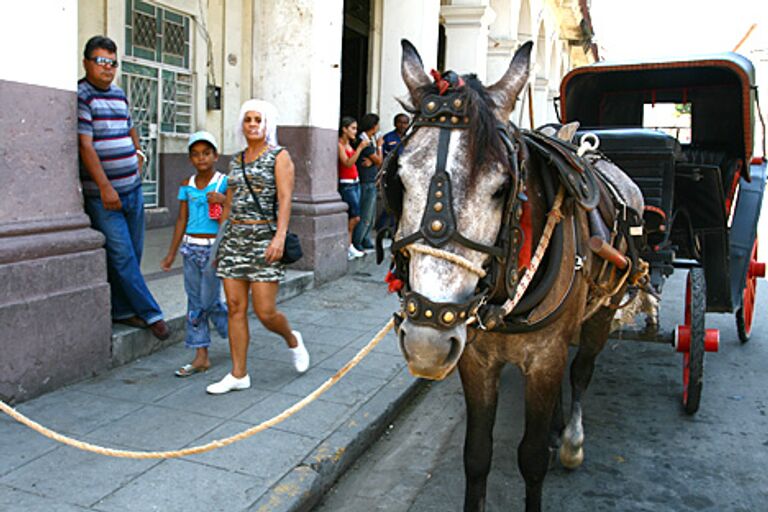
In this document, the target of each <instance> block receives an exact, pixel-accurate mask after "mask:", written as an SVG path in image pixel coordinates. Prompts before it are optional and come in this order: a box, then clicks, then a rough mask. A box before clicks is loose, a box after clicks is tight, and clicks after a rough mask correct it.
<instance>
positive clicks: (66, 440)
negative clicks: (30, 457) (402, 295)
mask: <svg viewBox="0 0 768 512" xmlns="http://www.w3.org/2000/svg"><path fill="white" fill-rule="evenodd" d="M393 325H394V320H391V319H390V321H389V322H387V324H386V325H385V326H384V327H382V328H381V330H379V332H378V333H377V334H376V336H374V338H373V339H372V340H371V341H370V342H369V343H368V345H366V346H365V347H363V348H362V349H361V350H360V351H359V352H358V353H357V355H355V357H353V358H352V359H351V360H350V361H349V362H348V363H347V364H345V365H344V366H343V367H342V368H341V369H340V370H339V371H337V372H336V374H335V375H333V376H332V377H331V378H329V379H328V380H326V381H325V382H324V383H323V384H322V385H321V386H320V387H318V388H317V389H315V390H314V391H313V392H312V393H310V394H309V395H307V396H306V397H304V398H302V399H301V400H300V401H298V402H296V403H295V404H293V405H292V406H291V407H289V408H288V409H286V410H284V411H283V412H281V413H280V414H278V415H277V416H274V417H273V418H271V419H269V420H265V421H263V422H261V423H260V424H258V425H256V426H253V427H251V428H249V429H247V430H244V431H242V432H240V433H239V434H235V435H233V436H230V437H227V438H225V439H220V440H217V441H211V442H210V443H208V444H204V445H200V446H193V447H190V448H184V449H181V450H174V451H164V452H142V451H130V450H115V449H113V448H104V447H102V446H97V445H94V444H90V443H86V442H83V441H78V440H77V439H72V438H71V437H67V436H65V435H62V434H59V433H58V432H54V431H52V430H50V429H48V428H46V427H44V426H42V425H40V424H39V423H37V422H35V421H33V420H31V419H29V418H27V417H26V416H24V415H23V414H21V413H20V412H18V411H16V410H15V409H14V408H12V407H11V406H9V405H8V404H6V403H5V402H3V401H2V400H0V411H2V412H4V413H5V414H7V415H8V416H10V417H11V418H13V419H15V420H16V421H18V422H19V423H22V424H24V425H26V426H28V427H29V428H31V429H32V430H35V431H37V432H39V433H40V434H42V435H44V436H45V437H48V438H51V439H53V440H54V441H59V442H60V443H63V444H66V445H68V446H72V447H73V448H77V449H79V450H84V451H88V452H93V453H98V454H100V455H107V456H109V457H121V458H126V459H172V458H178V457H185V456H187V455H195V454H198V453H205V452H209V451H211V450H215V449H217V448H221V447H223V446H227V445H230V444H232V443H235V442H237V441H241V440H243V439H247V438H249V437H251V436H252V435H254V434H257V433H259V432H261V431H263V430H266V429H268V428H270V427H273V426H275V425H277V424H278V423H280V422H282V421H284V420H286V419H288V418H289V417H291V416H292V415H293V414H295V413H296V412H298V411H300V410H301V409H303V408H304V407H305V406H307V405H308V404H309V403H311V402H313V401H314V400H315V399H317V397H319V396H320V395H322V394H323V393H325V392H326V391H327V390H328V389H329V388H330V387H331V386H333V385H334V384H336V382H338V381H339V379H341V378H342V377H343V376H344V375H346V374H347V372H349V370H351V369H352V368H354V367H355V366H357V365H358V363H360V361H361V360H362V359H363V358H364V357H365V356H367V355H368V354H369V353H370V352H371V350H373V348H374V347H375V346H376V345H378V344H379V342H380V341H381V340H382V339H383V338H384V336H385V335H386V334H387V332H389V330H390V329H391V328H392V326H393Z"/></svg>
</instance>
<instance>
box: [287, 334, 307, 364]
mask: <svg viewBox="0 0 768 512" xmlns="http://www.w3.org/2000/svg"><path fill="white" fill-rule="evenodd" d="M291 332H292V333H293V336H294V337H295V338H296V342H297V343H298V345H297V346H296V347H295V348H292V349H291V355H292V356H293V367H294V368H296V371H297V372H299V373H304V372H305V371H307V368H309V352H307V347H305V346H304V339H303V338H302V337H301V333H300V332H299V331H291Z"/></svg>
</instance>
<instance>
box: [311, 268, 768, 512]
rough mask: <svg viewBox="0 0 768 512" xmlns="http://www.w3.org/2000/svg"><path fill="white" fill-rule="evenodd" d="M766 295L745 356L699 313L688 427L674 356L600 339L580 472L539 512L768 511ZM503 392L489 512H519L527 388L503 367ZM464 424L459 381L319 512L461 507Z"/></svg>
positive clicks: (396, 433) (671, 288)
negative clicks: (699, 358) (701, 362)
mask: <svg viewBox="0 0 768 512" xmlns="http://www.w3.org/2000/svg"><path fill="white" fill-rule="evenodd" d="M684 278H685V271H676V272H675V274H674V275H673V276H672V278H671V279H670V280H669V281H668V282H667V285H666V287H665V293H664V298H663V301H662V323H663V326H664V328H671V326H672V325H674V324H675V323H678V322H679V321H680V320H681V319H682V305H683V292H684V288H683V287H684ZM767 296H768V287H767V286H766V283H765V282H764V281H761V282H760V284H759V286H758V304H757V309H756V320H755V326H754V331H753V337H752V340H751V341H750V342H748V343H747V344H744V345H742V344H741V343H740V342H739V340H738V337H737V334H736V328H735V322H734V317H733V315H730V314H728V315H726V314H708V315H707V327H716V328H719V329H720V335H721V346H720V351H719V353H708V354H706V357H705V369H704V390H703V397H702V402H701V408H700V410H699V412H698V414H696V415H695V416H692V417H691V416H687V415H686V414H685V413H683V412H682V408H681V404H680V399H681V389H682V384H681V382H682V380H681V379H682V369H681V365H682V357H681V356H680V355H679V354H677V353H675V352H674V351H673V350H672V348H671V347H670V346H667V345H662V344H655V343H647V342H637V341H619V340H615V339H612V340H610V341H609V343H608V345H607V346H606V349H605V350H604V351H603V353H602V354H601V355H600V357H599V359H598V365H597V369H596V372H595V376H594V379H593V382H592V385H591V387H590V390H589V394H588V397H587V399H586V402H585V413H584V414H585V420H584V425H585V432H586V445H585V452H586V457H585V461H584V464H583V466H582V467H581V468H579V469H578V470H576V471H569V470H566V469H564V468H563V467H562V466H559V465H558V466H556V467H554V468H553V469H551V470H550V472H549V473H548V475H547V479H546V481H545V485H544V510H547V511H561V510H563V511H564V510H567V511H569V512H597V511H612V512H615V511H632V512H635V511H638V512H639V511H649V512H650V511H654V512H680V511H694V510H695V511H731V512H755V511H758V512H759V511H765V510H768V473H766V471H765V468H766V467H767V466H768V396H766V390H768V371H766V364H767V363H768V318H766V317H765V314H764V312H765V311H766V301H767V300H768V299H766V297H767ZM502 381H503V382H502V391H501V393H502V395H501V398H500V403H499V412H498V416H497V421H496V427H495V431H494V457H493V466H492V471H491V476H490V480H489V486H488V511H489V512H493V511H501V510H505V511H506V510H523V508H524V501H523V500H524V485H523V480H522V477H521V476H520V473H519V471H518V468H517V462H516V460H517V454H516V451H517V445H518V443H519V441H520V439H521V435H522V420H523V411H522V391H523V385H524V384H523V381H522V379H521V378H520V376H519V372H518V371H517V369H516V368H514V367H509V366H508V367H507V368H506V369H505V371H504V373H503V375H502ZM566 396H567V395H566ZM464 420H465V413H464V401H463V396H462V392H461V386H460V382H459V378H458V375H457V374H456V373H454V374H452V375H451V376H450V377H449V378H447V379H446V380H445V381H443V382H438V383H432V384H430V385H429V386H428V387H427V388H426V389H425V390H424V391H423V392H422V393H420V394H419V395H418V396H417V398H415V399H414V400H413V402H412V403H411V405H410V407H409V408H408V409H407V410H405V411H404V413H403V414H401V415H400V416H399V417H398V419H397V420H396V421H395V422H393V423H392V425H391V426H390V428H389V429H388V430H387V432H386V434H385V435H383V436H382V437H381V439H380V440H379V441H378V442H377V443H376V444H375V445H374V446H373V448H372V449H370V450H369V451H368V452H367V453H366V455H365V456H363V457H362V458H361V459H360V460H359V461H358V462H357V463H356V464H355V465H354V466H353V468H352V469H351V470H350V471H349V472H347V473H346V475H345V476H344V477H343V478H342V480H341V481H340V482H338V483H337V485H336V486H335V487H334V488H333V489H332V490H331V491H330V492H329V493H328V494H327V495H326V498H325V500H324V502H323V503H322V504H321V505H320V506H319V507H318V508H316V509H315V510H316V512H331V511H333V512H352V511H355V512H357V511H361V510H366V511H371V512H372V511H387V512H405V511H408V512H417V511H418V512H438V511H440V512H445V511H454V510H456V511H458V510H461V505H462V503H463V495H464V476H463V465H462V446H463V442H464Z"/></svg>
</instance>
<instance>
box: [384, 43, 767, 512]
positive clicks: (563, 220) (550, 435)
mask: <svg viewBox="0 0 768 512" xmlns="http://www.w3.org/2000/svg"><path fill="white" fill-rule="evenodd" d="M531 48H532V44H531V43H526V44H524V45H523V46H521V47H520V48H519V49H518V50H517V52H516V53H515V56H514V58H513V59H512V62H511V63H510V65H509V68H508V69H507V71H506V73H505V74H504V76H503V77H502V78H501V79H500V80H499V81H498V82H496V83H494V84H493V85H490V86H485V85H483V84H482V83H480V81H479V80H477V77H476V76H474V75H471V74H470V75H462V76H459V75H458V74H456V73H454V72H452V71H446V72H443V73H438V72H436V71H433V72H432V73H431V78H430V75H428V74H427V73H426V72H425V70H424V66H423V63H422V61H421V58H420V57H419V55H418V52H417V50H416V49H415V48H414V47H413V45H411V44H410V43H409V42H408V41H403V57H402V62H401V74H402V78H403V81H404V83H405V85H406V87H407V88H408V93H409V94H408V98H407V99H406V100H405V102H404V105H406V106H407V107H408V108H409V109H410V110H411V112H412V113H413V115H414V120H413V123H412V125H411V127H410V128H409V130H408V133H407V134H406V136H405V137H404V138H403V141H402V143H401V146H400V147H399V149H398V150H397V151H393V152H391V153H390V155H389V156H388V157H387V159H386V160H385V161H384V163H383V165H382V170H381V173H380V176H379V185H380V187H381V189H382V196H383V198H384V200H385V204H386V206H387V209H388V210H389V211H390V212H391V213H392V214H393V215H394V217H395V219H396V224H397V230H396V233H395V234H394V236H393V241H392V245H391V246H390V250H391V253H392V257H391V259H390V272H389V274H388V276H387V281H388V282H389V284H390V290H392V291H394V290H397V292H398V294H399V296H400V299H401V301H400V309H399V311H397V312H396V313H395V315H394V317H395V326H396V329H397V336H398V343H399V345H400V348H401V351H402V353H403V356H404V358H405V359H406V361H407V363H408V367H409V369H410V371H411V373H412V374H413V375H416V376H419V377H424V378H428V379H434V380H440V379H443V378H445V377H446V376H447V375H449V374H450V373H451V372H452V371H453V370H454V369H456V368H458V370H459V373H460V375H461V381H462V386H463V389H464V396H465V400H466V404H467V435H466V440H465V445H464V468H465V474H466V479H467V481H466V492H465V503H464V510H465V511H472V512H481V511H482V510H484V509H485V490H486V483H487V477H488V473H489V471H490V465H491V453H492V444H493V443H492V438H493V424H494V421H495V411H496V405H497V399H498V393H499V376H500V373H501V368H502V367H503V366H504V365H505V364H514V365H516V366H518V367H519V368H520V370H521V371H522V373H523V375H524V377H525V381H526V384H525V411H526V412H525V434H524V436H523V439H522V441H521V442H520V446H519V448H518V463H519V466H520V470H521V473H522V474H523V478H524V479H525V484H526V510H527V511H529V512H535V511H539V510H541V496H542V484H543V480H544V476H545V474H546V472H547V468H548V465H549V463H550V462H552V461H553V460H554V457H553V456H554V454H555V453H558V454H559V458H560V461H561V463H562V464H563V465H564V466H566V467H569V468H576V467H578V466H579V465H580V464H581V463H582V461H583V460H584V440H585V436H584V428H583V423H582V417H583V406H582V402H583V398H584V396H585V394H586V391H587V388H588V386H589V382H590V380H591V377H592V374H593V371H594V368H595V361H596V359H597V356H598V354H599V353H600V351H601V350H602V349H603V347H604V346H605V343H606V341H607V339H608V337H609V334H610V331H611V326H612V321H613V320H614V317H615V316H616V311H617V310H620V309H622V306H624V305H626V304H628V303H627V302H626V301H625V299H624V297H625V294H627V293H628V294H629V295H632V294H633V293H635V299H634V300H632V301H631V302H630V303H629V304H637V303H639V301H640V299H641V298H645V299H646V302H645V303H646V304H650V305H651V306H653V307H652V308H650V309H649V310H648V311H649V312H650V313H651V314H650V317H649V318H650V319H651V321H650V322H649V327H648V328H646V329H644V330H642V331H640V330H635V331H630V330H628V329H625V330H622V331H621V332H620V335H621V336H622V337H636V338H640V339H646V340H657V341H659V340H663V341H670V342H673V343H674V345H675V347H676V348H677V350H678V351H680V352H682V353H683V358H684V386H685V387H684V398H683V401H684V406H685V410H686V411H687V412H689V413H693V412H695V411H696V409H697V408H698V405H699V400H700V395H701V384H702V378H703V374H702V370H703V357H704V352H705V351H706V350H715V349H717V346H718V343H719V340H718V334H717V332H716V331H712V330H707V329H706V328H705V325H704V319H705V313H706V312H707V311H712V312H732V311H736V319H737V327H738V330H739V336H740V338H741V339H742V341H746V340H747V339H748V337H749V335H750V333H751V329H752V318H753V315H754V308H755V284H756V279H757V278H758V277H760V276H762V275H763V273H764V266H763V265H761V264H760V263H758V262H757V242H756V239H757V237H756V228H757V219H758V216H759V211H760V204H761V201H762V194H763V189H764V181H765V173H766V163H765V156H764V155H765V149H764V144H763V151H762V154H763V156H762V157H758V158H753V147H752V146H753V141H752V133H753V122H754V121H753V114H754V112H753V104H756V90H755V87H754V71H753V69H752V66H751V64H750V63H749V61H747V60H746V59H744V58H742V57H739V56H737V55H735V54H729V55H725V56H719V57H713V58H708V59H700V60H686V61H673V62H666V63H653V64H630V65H619V66H610V65H606V64H598V65H594V66H589V67H586V68H581V69H577V70H574V71H572V72H571V73H570V74H568V75H567V76H566V77H565V78H564V80H563V84H562V89H561V98H562V100H561V110H562V114H563V121H564V122H570V121H578V122H579V123H580V124H581V126H582V127H583V129H582V133H581V134H578V133H577V134H576V139H575V140H576V141H578V143H577V144H574V143H573V140H574V139H573V133H572V129H573V127H574V124H573V123H569V124H568V125H566V126H561V127H558V128H556V129H553V132H552V133H554V134H555V135H556V136H554V137H553V136H550V135H548V134H547V133H544V132H542V131H527V130H519V129H518V128H517V127H516V126H514V124H512V123H510V122H509V121H508V119H509V118H510V116H511V114H512V111H513V109H514V107H515V104H516V101H517V99H518V97H519V96H520V94H521V92H522V91H523V90H524V88H525V85H526V83H527V82H528V77H529V71H530V54H531ZM665 110H666V112H667V114H668V115H670V116H672V117H671V118H668V119H663V118H661V117H660V116H659V115H658V114H659V113H664V111H665ZM758 110H759V109H758ZM670 119H671V121H670ZM681 119H682V120H687V123H680V120H681ZM659 129H660V130H659ZM598 141H599V150H600V151H597V150H596V149H598V148H597V147H596V145H597V143H598ZM382 235H383V233H380V234H379V236H378V237H377V256H378V258H379V259H380V260H381V259H383V256H384V252H383V245H382V238H383V236H382ZM676 267H678V268H687V269H689V275H688V289H687V292H686V312H685V320H684V324H683V325H681V326H679V327H678V328H677V329H675V332H674V333H672V335H669V336H667V335H665V334H664V333H659V332H658V329H655V327H656V326H657V325H658V322H657V321H656V313H657V309H658V307H657V306H658V302H655V301H654V300H653V299H651V297H653V296H654V295H658V294H660V292H661V289H662V285H663V283H664V280H665V278H667V277H668V276H669V275H670V274H671V273H672V272H673V270H674V269H675V268H676ZM569 346H576V347H577V350H576V354H575V355H574V357H573V358H572V360H571V363H570V384H571V402H570V414H565V413H564V410H563V400H562V398H563V396H562V395H563V391H562V382H563V378H564V375H565V370H566V367H567V366H568V360H569V357H568V356H569Z"/></svg>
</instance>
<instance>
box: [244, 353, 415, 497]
mask: <svg viewBox="0 0 768 512" xmlns="http://www.w3.org/2000/svg"><path fill="white" fill-rule="evenodd" d="M425 383H426V381H424V380H423V379H418V378H415V377H412V376H411V375H410V373H409V372H408V369H407V368H403V369H402V370H401V371H400V372H399V373H398V374H397V375H396V376H395V377H393V378H392V380H390V381H389V382H388V383H387V384H386V385H384V386H383V387H382V388H381V389H380V390H379V391H378V392H376V394H375V395H373V396H372V397H371V398H370V399H369V400H368V401H367V402H366V403H365V404H363V405H362V406H361V407H360V408H359V409H358V410H357V411H355V412H354V413H353V414H352V416H350V417H349V419H347V421H345V422H344V424H342V425H341V426H340V427H339V428H337V429H336V430H335V431H334V432H333V433H332V434H331V435H330V436H328V438H326V439H325V440H324V441H323V442H322V443H320V444H319V445H318V446H317V447H316V448H315V449H314V450H313V451H312V453H310V454H309V455H307V457H306V458H305V459H304V460H303V461H302V463H301V464H299V465H298V466H296V467H295V468H293V469H292V470H291V471H290V472H288V473H287V474H286V475H285V476H283V478H281V479H280V480H279V481H278V482H277V483H275V484H274V485H273V486H272V487H271V488H270V489H269V490H268V491H267V492H266V493H265V494H264V495H263V496H262V497H261V498H260V499H259V500H258V501H257V502H256V503H254V504H253V505H251V506H250V507H249V508H248V509H246V510H248V511H249V512H309V511H310V510H312V508H313V507H314V506H315V505H317V504H318V503H319V502H320V500H321V499H322V498H323V496H325V493H326V492H328V490H329V489H330V488H331V487H332V486H333V484H334V483H335V482H336V480H338V479H339V478H340V477H341V476H342V475H343V474H344V472H345V471H346V470H347V469H348V468H349V467H350V466H351V465H352V464H353V463H354V462H355V461H356V460H357V459H358V458H359V457H360V456H361V455H362V454H363V453H364V452H365V450H367V449H368V447H370V446H371V445H372V444H373V443H374V442H375V441H376V440H377V439H378V438H379V437H380V436H381V434H382V433H383V432H384V431H385V430H386V429H387V428H388V427H389V425H390V423H391V422H392V421H393V420H394V419H395V418H396V417H397V416H398V415H399V414H400V412H401V410H402V408H403V406H405V405H406V404H407V403H408V401H410V399H411V398H413V396H414V395H415V394H416V393H417V392H418V391H419V390H420V389H421V388H422V387H423V386H424V384H425Z"/></svg>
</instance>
